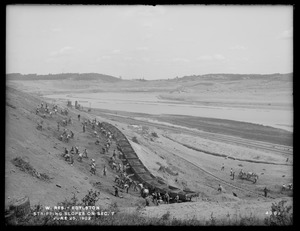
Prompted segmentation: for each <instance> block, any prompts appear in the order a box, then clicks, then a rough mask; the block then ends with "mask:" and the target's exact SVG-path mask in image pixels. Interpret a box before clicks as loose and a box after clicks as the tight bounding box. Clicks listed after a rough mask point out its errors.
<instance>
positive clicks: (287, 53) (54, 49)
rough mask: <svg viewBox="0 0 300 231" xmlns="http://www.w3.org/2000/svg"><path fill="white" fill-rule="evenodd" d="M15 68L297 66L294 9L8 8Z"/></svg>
mask: <svg viewBox="0 0 300 231" xmlns="http://www.w3.org/2000/svg"><path fill="white" fill-rule="evenodd" d="M6 17H7V29H6V68H7V73H23V74H28V73H37V74H48V73H53V74H56V73H67V72H72V73H91V72H94V73H101V74H108V75H113V76H116V77H120V76H121V77H122V78H124V79H131V78H145V79H164V78H174V77H176V76H178V77H182V76H184V75H194V74H195V75H202V74H209V73H239V74H246V73H255V74H268V73H288V72H292V71H293V8H292V7H291V6H245V5H244V6H204V5H184V6H176V5H175V6H47V5H43V6H38V5H36V6H34V5H27V6H26V5H24V6H18V5H15V6H7V16H6Z"/></svg>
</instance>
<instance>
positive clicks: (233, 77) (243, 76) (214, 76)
mask: <svg viewBox="0 0 300 231" xmlns="http://www.w3.org/2000/svg"><path fill="white" fill-rule="evenodd" d="M292 77H293V73H287V74H280V73H274V74H206V75H190V76H183V77H181V78H176V79H177V80H184V81H187V80H197V79H198V80H199V79H206V80H213V79H224V80H242V79H264V78H268V79H270V78H280V79H283V78H285V79H291V78H292Z"/></svg>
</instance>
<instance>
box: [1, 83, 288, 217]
mask: <svg viewBox="0 0 300 231" xmlns="http://www.w3.org/2000/svg"><path fill="white" fill-rule="evenodd" d="M26 84H27V85H26V87H27V88H28V89H26V91H27V92H28V91H31V94H27V93H24V92H20V91H16V90H14V89H12V88H7V96H8V97H7V103H8V105H7V106H6V112H7V117H6V126H7V127H6V131H7V133H6V168H5V198H6V200H5V204H6V205H8V204H9V203H10V201H11V200H12V199H14V198H16V197H20V196H23V195H28V196H29V197H30V201H31V203H32V204H37V203H42V204H44V205H50V206H51V205H55V204H56V203H57V202H59V201H63V200H64V199H65V198H70V197H71V196H72V193H75V194H77V195H78V198H82V197H83V196H84V195H85V194H86V193H87V190H89V189H91V188H94V189H96V188H97V187H95V185H94V186H93V183H96V182H100V187H98V188H97V189H99V190H100V191H101V200H99V201H98V203H99V204H101V205H102V206H109V205H110V204H112V203H114V202H116V203H117V204H118V205H119V207H120V208H122V209H123V210H124V211H126V208H128V211H130V210H131V209H132V208H135V206H137V205H139V204H140V205H143V204H144V200H143V199H141V197H140V196H139V195H138V193H137V192H133V191H130V193H129V194H126V193H123V192H121V194H122V195H123V197H124V198H116V197H114V196H113V195H112V192H113V188H112V186H113V185H114V183H113V180H114V176H115V174H116V173H115V172H114V171H113V170H111V169H108V175H107V176H106V177H104V176H103V175H102V173H101V169H102V168H103V165H104V164H107V160H108V157H109V156H110V155H112V152H113V149H114V147H115V146H114V145H115V144H114V145H113V147H112V148H111V150H110V152H109V153H108V154H106V155H101V154H99V146H96V145H95V144H94V141H95V138H94V137H93V135H92V131H91V130H88V132H86V133H83V132H82V128H81V125H80V122H79V121H77V120H76V118H77V114H78V113H79V112H78V111H77V110H75V109H70V115H71V117H72V118H73V121H74V123H73V124H72V125H70V127H69V128H70V129H72V130H73V131H74V133H75V139H74V140H72V141H70V143H68V144H66V143H63V142H61V141H59V140H58V139H57V136H58V134H59V133H58V132H57V131H56V122H57V121H59V120H61V119H63V118H64V117H63V116H62V115H57V116H55V117H54V118H47V119H44V123H45V127H46V129H45V130H44V131H39V130H37V129H36V128H35V126H36V124H37V121H39V120H41V117H39V116H38V115H35V108H36V106H37V105H38V104H40V103H41V99H42V97H39V98H36V97H34V96H33V95H34V94H35V93H36V91H37V89H38V91H41V90H42V89H43V86H44V88H45V92H46V93H47V91H48V92H50V91H51V87H52V86H51V85H46V84H45V85H42V84H40V83H39V84H35V85H33V84H32V87H35V88H30V87H31V85H30V84H28V82H27V83H26ZM18 86H19V85H18ZM24 86H25V85H23V86H21V87H19V88H20V89H22V90H24ZM49 86H50V87H49ZM33 92H35V93H33ZM41 92H42V91H41ZM52 92H53V91H52ZM44 102H45V101H44ZM48 102H49V103H51V102H53V100H49V101H48ZM56 103H58V104H59V105H60V106H62V107H65V102H64V101H60V100H57V101H56ZM9 105H10V106H9ZM11 105H13V107H12V106H11ZM14 107H15V108H14ZM277 107H279V106H278V105H277ZM80 114H81V115H82V118H95V117H96V118H97V119H98V120H100V121H106V122H109V123H111V124H113V125H115V126H116V127H118V128H119V129H120V130H121V131H122V132H123V133H124V134H125V135H126V136H127V137H128V138H129V140H131V138H132V137H134V136H135V137H136V138H137V140H138V142H139V144H137V143H134V142H131V144H132V146H133V148H134V149H135V150H136V152H137V154H138V156H139V157H140V159H141V160H142V161H143V163H144V164H145V166H146V167H147V168H148V169H149V170H150V171H151V172H152V173H153V174H154V175H155V176H157V177H160V178H162V179H164V180H165V181H166V182H167V183H168V184H170V185H173V186H177V187H179V188H182V189H190V190H194V191H196V192H199V194H200V196H199V198H197V199H193V202H190V203H180V204H172V205H161V206H158V207H157V206H154V205H153V204H151V206H150V207H149V208H145V209H144V210H143V211H142V214H144V215H147V216H160V215H162V214H164V213H166V212H167V211H170V212H171V215H172V216H175V217H178V218H191V217H192V216H194V215H195V216H196V217H197V218H199V219H209V217H210V216H211V213H213V214H214V216H215V217H217V218H222V217H224V216H226V215H227V214H228V213H229V214H230V216H231V217H232V218H233V217H234V216H239V215H245V214H249V212H250V213H251V212H252V213H254V214H259V216H260V214H261V216H264V214H265V212H266V211H267V209H268V208H270V204H271V203H272V202H274V201H275V200H281V199H283V198H284V199H287V200H288V201H290V203H291V202H292V196H293V194H292V192H282V191H281V185H282V184H283V183H290V182H292V181H293V173H292V169H293V165H292V159H293V158H292V155H290V156H289V157H290V161H289V162H288V163H285V159H286V157H287V154H286V153H285V152H284V151H283V150H282V153H280V151H278V150H277V151H276V153H275V152H274V153H275V154H274V153H273V152H272V146H274V145H271V146H270V148H271V150H270V149H268V150H267V149H266V148H264V147H260V148H256V149H254V148H253V146H252V147H248V146H247V145H246V143H245V144H244V145H243V144H239V145H237V144H235V143H234V142H229V143H228V142H221V141H220V140H218V141H216V140H214V139H212V138H211V137H209V136H207V137H203V136H202V135H198V133H193V135H192V134H191V133H190V132H194V131H193V129H190V128H186V129H187V130H183V129H180V128H174V127H172V126H168V125H166V124H160V123H153V121H147V120H145V119H144V120H140V119H138V120H135V119H134V118H135V117H138V116H137V115H132V116H124V115H120V114H119V115H115V116H112V115H110V114H109V113H103V112H102V111H101V110H99V111H97V110H94V109H93V110H92V112H91V113H88V112H80ZM185 131H187V132H185ZM154 132H155V133H156V134H157V137H156V136H153V133H154ZM217 135H218V134H216V137H217ZM222 137H224V135H222ZM103 142H104V141H103ZM250 142H251V143H254V144H255V142H257V145H259V144H260V143H259V142H258V141H255V140H249V143H250ZM72 145H78V146H80V147H82V148H83V147H86V148H87V149H88V152H89V155H90V158H95V159H96V163H97V166H99V171H97V174H96V176H94V175H91V174H90V173H89V160H84V161H83V163H79V162H76V161H75V164H74V166H71V165H69V164H68V163H66V162H65V161H64V160H63V159H62V158H61V157H60V153H62V151H63V148H64V147H69V148H70V147H71V146H72ZM291 148H292V147H291ZM273 149H274V150H275V148H274V147H273ZM291 150H292V149H291ZM211 153H215V154H218V155H219V156H218V155H212V154H211ZM223 155H227V156H230V157H234V158H239V160H234V159H231V158H227V159H225V158H224V156H223ZM16 156H21V157H23V158H24V159H26V160H27V161H29V162H30V164H31V165H32V166H33V167H34V168H35V169H36V170H37V171H39V172H41V173H46V174H48V175H49V176H51V178H53V179H52V180H51V183H47V182H43V181H41V180H39V179H37V178H34V177H32V176H30V175H28V174H27V173H25V172H22V171H20V170H19V169H18V168H17V167H16V166H14V165H13V164H12V163H11V160H12V159H13V158H15V157H16ZM248 160H258V161H266V162H269V163H253V162H249V161H248ZM223 163H224V165H225V171H221V170H220V169H221V166H222V164H223ZM161 166H163V167H165V168H164V169H166V168H167V169H168V171H165V170H163V169H162V168H160V167H161ZM230 168H233V170H234V171H235V172H236V173H237V172H238V171H239V170H240V169H241V168H243V169H244V171H252V172H256V173H258V174H259V180H258V181H257V183H256V184H253V182H251V181H247V180H242V179H239V178H237V174H236V177H235V179H232V178H231V177H230ZM219 184H221V185H222V186H223V187H224V188H225V190H226V192H224V193H219V192H217V187H218V185H219ZM57 185H59V186H60V187H58V186H57ZM264 187H267V188H268V189H269V190H270V192H269V196H270V197H267V198H265V197H264V196H263V188H264ZM233 192H234V193H236V194H237V197H234V196H233V194H232V193H233Z"/></svg>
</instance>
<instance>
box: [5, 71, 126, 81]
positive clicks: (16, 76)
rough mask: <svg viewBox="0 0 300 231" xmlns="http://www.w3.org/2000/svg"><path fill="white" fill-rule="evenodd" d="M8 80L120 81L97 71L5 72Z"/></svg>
mask: <svg viewBox="0 0 300 231" xmlns="http://www.w3.org/2000/svg"><path fill="white" fill-rule="evenodd" d="M6 77H7V79H8V80H101V81H103V82H118V81H122V80H121V79H119V78H116V77H114V76H110V75H103V74H97V73H84V74H79V73H62V74H48V75H37V74H27V75H23V74H20V73H11V74H6Z"/></svg>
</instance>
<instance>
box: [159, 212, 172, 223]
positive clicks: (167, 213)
mask: <svg viewBox="0 0 300 231" xmlns="http://www.w3.org/2000/svg"><path fill="white" fill-rule="evenodd" d="M170 216H171V214H170V212H169V211H168V212H166V213H165V214H163V215H162V216H161V219H162V220H164V221H166V220H169V219H170Z"/></svg>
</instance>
